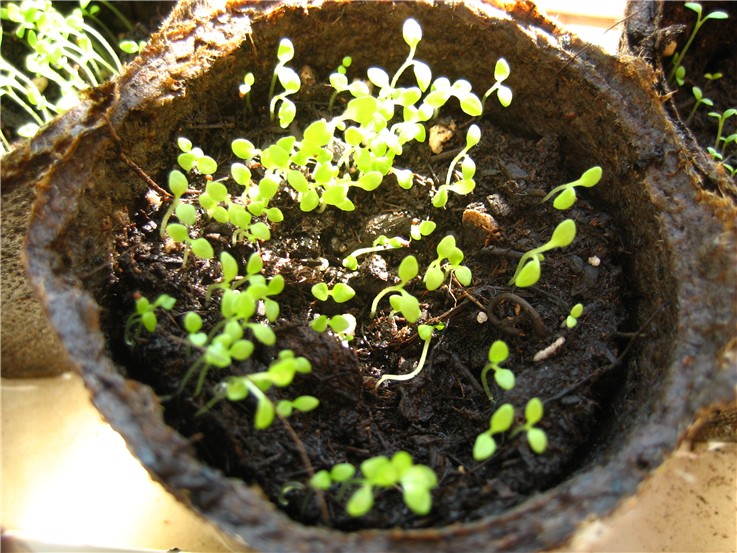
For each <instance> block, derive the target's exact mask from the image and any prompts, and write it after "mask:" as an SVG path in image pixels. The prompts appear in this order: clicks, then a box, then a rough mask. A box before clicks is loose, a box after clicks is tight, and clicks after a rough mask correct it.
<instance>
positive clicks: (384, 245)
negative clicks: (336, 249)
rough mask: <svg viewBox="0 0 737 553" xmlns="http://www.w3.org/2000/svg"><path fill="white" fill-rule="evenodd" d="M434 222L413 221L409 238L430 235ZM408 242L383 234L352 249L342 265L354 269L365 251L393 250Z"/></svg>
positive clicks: (398, 237)
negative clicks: (361, 246)
mask: <svg viewBox="0 0 737 553" xmlns="http://www.w3.org/2000/svg"><path fill="white" fill-rule="evenodd" d="M435 226H436V224H435V223H434V222H433V221H429V220H426V221H416V220H415V221H413V222H412V226H411V227H410V231H409V234H410V240H422V238H423V237H425V236H430V235H431V234H432V233H433V232H434V231H435ZM409 244H410V242H409V241H408V240H405V239H404V238H402V237H401V236H394V237H393V238H388V237H387V236H384V235H383V234H382V235H381V236H379V237H378V238H377V239H376V240H374V242H373V244H372V245H371V246H370V247H368V248H359V249H357V250H354V251H352V252H351V253H350V254H349V255H348V256H347V257H346V258H345V259H343V267H345V268H347V269H350V270H351V271H355V270H357V269H358V256H360V255H365V254H367V253H375V252H382V251H385V250H394V249H398V248H406V247H408V246H409Z"/></svg>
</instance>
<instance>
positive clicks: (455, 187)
mask: <svg viewBox="0 0 737 553" xmlns="http://www.w3.org/2000/svg"><path fill="white" fill-rule="evenodd" d="M480 141H481V129H480V128H479V127H478V125H471V126H470V127H469V128H468V132H467V133H466V145H465V146H464V147H463V149H462V150H461V151H460V152H458V155H456V156H455V157H454V158H453V161H451V162H450V167H448V175H447V176H446V178H445V184H443V185H441V186H440V187H439V188H438V190H437V192H436V193H435V196H433V199H432V205H434V206H435V207H445V204H446V203H448V191H449V190H451V191H453V192H455V193H456V194H461V195H463V196H465V195H466V194H470V193H471V192H472V191H473V189H474V188H475V187H476V181H474V179H473V177H474V175H475V173H476V164H475V163H474V161H473V159H471V157H470V156H469V155H468V151H469V150H470V149H471V148H473V147H474V146H476V145H477V144H478V143H479V142H480ZM459 162H460V163H461V178H460V179H459V180H458V181H456V182H455V183H453V184H451V180H452V179H453V173H454V170H455V166H456V165H457V164H458V163H459Z"/></svg>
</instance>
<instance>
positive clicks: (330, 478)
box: [310, 451, 438, 517]
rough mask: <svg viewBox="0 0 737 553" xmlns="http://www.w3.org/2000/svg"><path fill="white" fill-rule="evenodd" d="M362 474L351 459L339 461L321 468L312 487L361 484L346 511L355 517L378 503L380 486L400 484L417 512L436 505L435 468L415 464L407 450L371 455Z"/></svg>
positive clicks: (423, 511) (361, 468)
mask: <svg viewBox="0 0 737 553" xmlns="http://www.w3.org/2000/svg"><path fill="white" fill-rule="evenodd" d="M360 472H361V475H360V476H357V475H356V469H355V467H354V466H353V465H351V464H349V463H339V464H337V465H335V466H333V467H332V468H331V469H330V470H329V471H328V470H320V471H318V472H316V473H315V474H314V475H313V476H312V478H311V479H310V487H312V488H313V489H316V490H322V491H327V490H329V489H330V487H331V486H332V485H333V484H338V485H340V487H341V489H342V491H346V490H348V489H350V488H351V487H355V486H358V489H357V490H356V491H354V492H353V494H352V495H351V497H350V499H349V500H348V503H347V504H346V512H347V513H348V514H349V515H350V516H352V517H360V516H363V515H365V514H366V513H368V512H369V511H370V510H371V508H372V507H373V506H374V492H375V490H376V489H377V488H378V489H388V488H395V487H399V488H400V489H401V490H402V497H403V499H404V503H405V505H407V507H409V508H410V510H412V512H413V513H415V514H417V515H421V516H422V515H427V514H428V513H429V512H430V510H431V509H432V494H431V492H432V490H433V488H435V487H436V486H437V485H438V478H437V476H436V474H435V472H434V471H433V470H432V469H431V468H430V467H428V466H425V465H419V464H415V463H414V461H413V459H412V456H411V455H410V454H409V453H407V452H406V451H398V452H397V453H395V454H394V455H392V458H391V459H389V458H388V457H386V456H384V455H379V456H377V457H371V458H370V459H366V460H365V461H363V462H362V463H361V466H360Z"/></svg>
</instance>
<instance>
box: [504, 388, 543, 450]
mask: <svg viewBox="0 0 737 553" xmlns="http://www.w3.org/2000/svg"><path fill="white" fill-rule="evenodd" d="M543 411H544V409H543V402H542V401H540V399H539V398H536V397H533V398H532V399H531V400H530V401H528V402H527V405H526V406H525V422H524V424H523V425H521V426H518V427H517V428H515V429H514V430H513V431H512V436H515V435H517V434H519V433H520V432H526V433H527V443H528V444H530V449H532V451H534V452H535V453H538V454H540V453H544V452H545V450H546V449H547V447H548V436H547V435H546V434H545V431H544V430H543V429H542V428H537V427H536V426H535V425H536V424H537V423H538V422H540V421H541V420H542V418H543Z"/></svg>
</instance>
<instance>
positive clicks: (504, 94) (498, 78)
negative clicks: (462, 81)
mask: <svg viewBox="0 0 737 553" xmlns="http://www.w3.org/2000/svg"><path fill="white" fill-rule="evenodd" d="M510 73H511V70H510V68H509V64H508V63H507V60H505V59H504V58H499V59H498V60H497V62H496V65H495V66H494V81H495V82H494V84H493V85H492V86H491V88H489V90H487V91H486V93H485V94H484V96H483V97H482V98H481V106H482V108H484V107H486V100H487V98H488V97H489V96H491V95H492V94H493V93H494V92H496V95H497V99H498V100H499V103H500V104H501V105H502V106H503V107H505V108H506V107H509V105H510V104H511V103H512V89H511V88H509V87H508V86H505V85H503V84H502V82H504V81H506V80H507V77H509V75H510Z"/></svg>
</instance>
